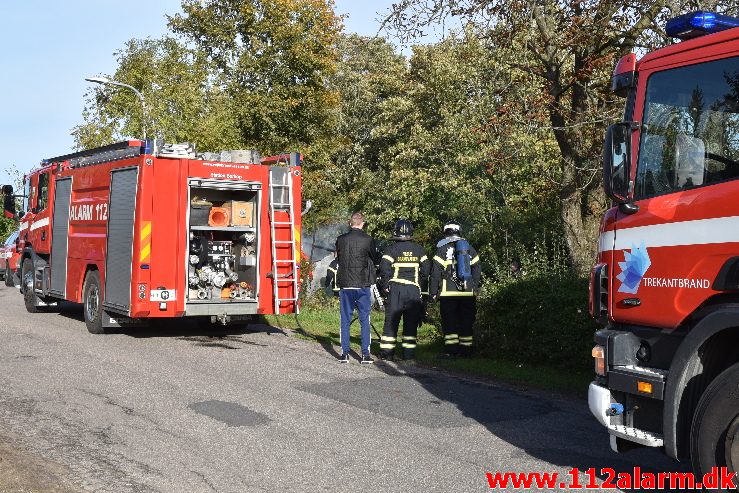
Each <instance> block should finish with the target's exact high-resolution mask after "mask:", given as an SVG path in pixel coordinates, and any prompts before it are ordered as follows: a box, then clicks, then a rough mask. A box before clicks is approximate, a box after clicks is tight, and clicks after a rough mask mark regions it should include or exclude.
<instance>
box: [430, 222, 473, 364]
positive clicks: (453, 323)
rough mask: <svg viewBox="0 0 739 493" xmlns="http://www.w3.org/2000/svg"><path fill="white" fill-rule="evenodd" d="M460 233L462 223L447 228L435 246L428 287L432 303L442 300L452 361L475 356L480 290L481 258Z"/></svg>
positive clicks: (448, 350)
mask: <svg viewBox="0 0 739 493" xmlns="http://www.w3.org/2000/svg"><path fill="white" fill-rule="evenodd" d="M460 233H461V227H460V225H459V223H457V222H455V221H450V222H448V223H447V224H445V225H444V235H445V238H444V239H443V240H441V241H439V243H437V244H436V253H435V254H434V258H433V262H432V264H433V265H432V268H431V279H430V286H429V294H430V297H431V300H432V301H436V300H437V299H438V300H439V305H440V306H439V309H440V310H439V311H440V312H441V328H442V330H443V332H444V349H445V353H446V354H447V355H448V356H452V357H455V356H458V355H459V356H470V355H472V324H473V323H474V322H475V312H476V309H477V307H476V302H475V298H476V296H477V294H478V291H479V288H480V257H479V255H478V254H477V251H476V250H475V249H474V248H472V246H470V245H469V244H468V243H467V241H466V240H465V239H464V238H462V237H461V236H459V235H460Z"/></svg>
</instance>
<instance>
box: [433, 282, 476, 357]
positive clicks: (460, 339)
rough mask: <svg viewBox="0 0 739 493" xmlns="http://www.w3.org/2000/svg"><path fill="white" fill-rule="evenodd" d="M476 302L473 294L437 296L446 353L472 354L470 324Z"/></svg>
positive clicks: (473, 318)
mask: <svg viewBox="0 0 739 493" xmlns="http://www.w3.org/2000/svg"><path fill="white" fill-rule="evenodd" d="M476 310H477V303H476V301H475V297H474V296H442V297H440V298H439V311H440V312H441V329H442V331H443V332H444V350H445V352H446V353H447V354H451V355H460V356H470V355H471V354H472V325H473V324H474V323H475V312H476Z"/></svg>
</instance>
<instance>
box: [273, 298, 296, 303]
mask: <svg viewBox="0 0 739 493" xmlns="http://www.w3.org/2000/svg"><path fill="white" fill-rule="evenodd" d="M283 301H298V298H278V299H277V303H282V302H283Z"/></svg>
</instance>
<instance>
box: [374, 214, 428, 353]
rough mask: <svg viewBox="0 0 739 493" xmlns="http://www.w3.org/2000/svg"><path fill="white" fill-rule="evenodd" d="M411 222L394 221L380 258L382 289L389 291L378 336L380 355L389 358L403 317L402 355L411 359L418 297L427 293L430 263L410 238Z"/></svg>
mask: <svg viewBox="0 0 739 493" xmlns="http://www.w3.org/2000/svg"><path fill="white" fill-rule="evenodd" d="M412 234H413V224H411V222H410V221H408V220H405V219H401V220H399V221H397V222H396V223H395V228H394V230H393V240H395V243H393V244H392V245H390V246H389V247H388V248H387V249H386V250H385V252H384V254H383V256H382V259H381V260H380V276H381V279H382V283H383V284H382V289H383V291H384V292H386V293H387V294H388V297H387V307H386V309H385V327H384V328H383V331H382V337H381V338H380V357H381V358H382V359H387V360H391V359H393V357H394V355H395V344H396V342H397V336H398V325H399V324H400V319H401V317H402V318H403V342H402V344H401V345H402V347H403V358H404V359H406V360H412V359H414V357H415V351H416V334H417V333H418V326H419V325H420V324H421V319H422V317H423V303H422V301H421V297H422V296H425V295H427V294H428V291H427V286H428V276H429V270H430V263H429V260H428V257H427V256H426V251H425V250H424V248H423V247H422V246H421V245H419V244H418V243H416V242H414V241H412V239H411V235H412Z"/></svg>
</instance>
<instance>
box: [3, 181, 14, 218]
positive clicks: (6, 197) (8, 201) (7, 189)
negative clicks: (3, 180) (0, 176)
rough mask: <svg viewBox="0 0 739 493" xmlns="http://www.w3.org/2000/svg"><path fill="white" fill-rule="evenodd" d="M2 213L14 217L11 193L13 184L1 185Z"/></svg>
mask: <svg viewBox="0 0 739 493" xmlns="http://www.w3.org/2000/svg"><path fill="white" fill-rule="evenodd" d="M2 192H3V215H4V216H5V217H9V218H15V196H14V195H13V185H3V187H2Z"/></svg>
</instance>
